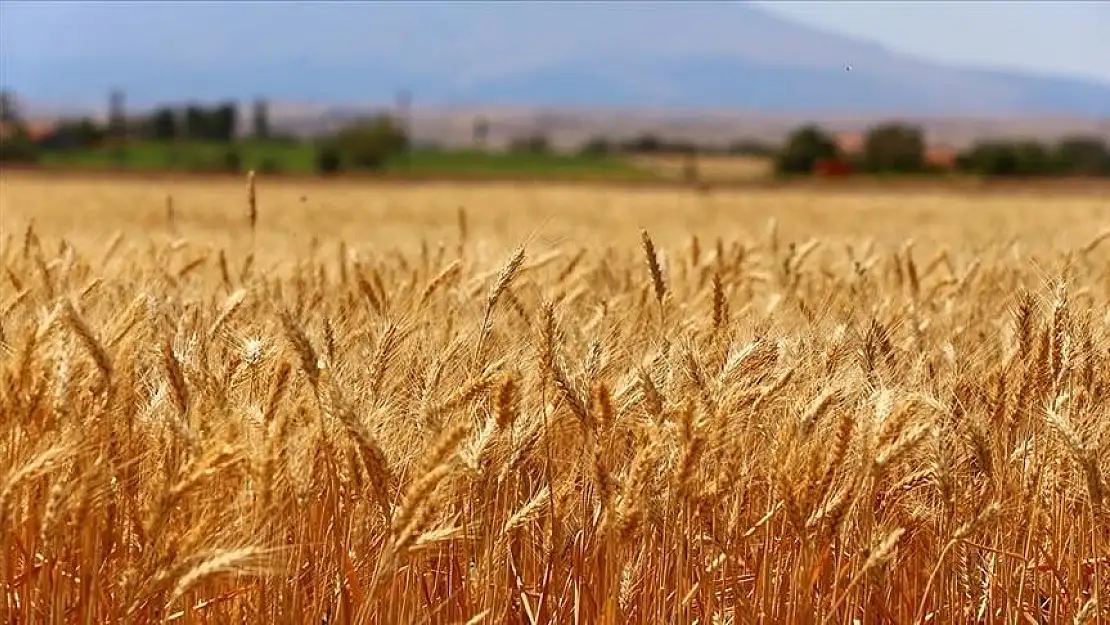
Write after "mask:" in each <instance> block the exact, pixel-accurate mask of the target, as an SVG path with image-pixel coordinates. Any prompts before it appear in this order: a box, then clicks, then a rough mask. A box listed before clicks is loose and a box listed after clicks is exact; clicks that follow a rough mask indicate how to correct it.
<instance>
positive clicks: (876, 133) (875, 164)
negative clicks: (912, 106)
mask: <svg viewBox="0 0 1110 625" xmlns="http://www.w3.org/2000/svg"><path fill="white" fill-rule="evenodd" d="M863 163H864V167H865V168H866V169H867V170H868V171H871V172H883V173H900V174H905V173H913V172H920V171H922V170H923V169H924V166H925V138H924V136H923V135H922V133H921V129H920V128H917V127H915V126H909V125H906V124H900V123H889V124H881V125H879V126H876V127H874V128H872V129H871V130H870V131H869V132H868V133H867V138H866V139H865V141H864V148H863Z"/></svg>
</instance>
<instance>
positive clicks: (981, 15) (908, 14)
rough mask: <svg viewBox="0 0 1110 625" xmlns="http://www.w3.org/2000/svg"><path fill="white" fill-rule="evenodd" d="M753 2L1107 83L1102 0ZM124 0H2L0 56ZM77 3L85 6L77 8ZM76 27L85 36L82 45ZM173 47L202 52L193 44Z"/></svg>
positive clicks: (1109, 10)
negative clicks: (189, 47) (98, 8)
mask: <svg viewBox="0 0 1110 625" xmlns="http://www.w3.org/2000/svg"><path fill="white" fill-rule="evenodd" d="M262 1H263V0H259V2H260V3H261V2H262ZM375 1H376V0H375ZM675 2H676V3H677V2H681V0H675ZM753 3H754V4H756V5H759V6H761V7H762V8H764V9H766V10H768V11H771V12H773V13H776V14H778V15H780V16H783V17H788V18H792V19H794V20H797V21H800V22H802V23H805V24H807V25H811V26H817V27H821V28H825V29H827V30H831V31H833V32H837V33H840V34H846V35H853V36H857V37H865V38H868V39H871V40H875V41H878V42H879V43H882V44H884V45H886V46H887V47H888V48H891V49H893V50H896V51H899V52H906V53H910V54H914V55H919V56H921V57H924V58H925V59H928V60H934V61H941V62H948V63H955V64H972V65H976V66H980V67H984V68H997V69H1015V70H1025V71H1034V72H1047V73H1058V74H1066V75H1071V76H1074V77H1083V78H1094V79H1096V80H1100V81H1103V82H1108V83H1110V60H1108V59H1110V36H1106V35H1104V34H1103V33H1110V1H1107V0H1089V1H1085V2H1083V1H1075V0H1053V1H1042V2H1033V1H1004V0H989V1H980V2H969V1H957V0H947V1H939V0H931V1H916V2H914V1H910V0H901V1H897V2H892V1H881V0H857V1H854V2H853V1H840V0H808V1H805V0H803V1H791V0H753ZM93 4H109V5H110V4H115V5H116V6H114V7H111V9H108V11H110V13H109V12H107V11H96V10H93V11H87V9H90V8H91V5H93ZM128 4H129V2H123V1H117V2H116V3H111V2H94V1H93V0H68V1H65V0H63V1H60V2H47V1H46V0H36V1H28V0H22V1H19V2H17V1H15V0H0V34H2V35H3V36H2V37H0V54H13V55H22V56H28V55H30V56H40V55H54V54H64V53H65V52H66V51H70V52H72V53H78V52H80V51H81V50H82V49H83V48H85V47H86V46H88V45H89V44H90V40H93V39H97V38H98V37H102V36H105V35H106V34H108V35H110V36H111V37H112V38H115V37H122V38H133V39H137V40H142V38H143V37H144V32H143V31H144V29H143V28H142V24H141V20H140V18H138V14H141V13H142V11H139V12H132V13H134V14H135V15H136V20H139V22H140V23H134V24H127V21H128V20H127V18H126V16H125V14H126V13H127V12H129V11H128V8H127V5H128ZM492 4H493V5H494V6H496V3H492ZM82 5H85V6H84V8H85V9H86V11H82V10H81V9H82ZM96 14H99V15H109V14H110V15H113V16H114V17H113V18H112V19H110V20H108V23H104V24H97V23H90V17H91V16H92V15H96ZM121 16H123V17H121ZM141 19H149V17H145V18H141ZM116 20H120V22H119V24H120V27H119V28H118V29H117V28H112V23H113V22H115V21H116ZM136 20H131V21H136ZM163 26H165V25H163ZM175 26H179V27H181V28H188V27H189V26H188V25H185V24H178V25H175ZM106 29H108V30H107V31H106ZM82 32H85V33H87V38H88V39H86V40H84V41H83V37H82V34H81V33H82ZM5 41H6V42H7V43H4V42H5ZM101 41H103V39H101ZM109 45H110V44H109ZM198 48H202V46H198ZM177 52H178V53H185V54H202V50H199V49H197V50H193V51H185V50H178V51H177ZM0 69H2V66H0Z"/></svg>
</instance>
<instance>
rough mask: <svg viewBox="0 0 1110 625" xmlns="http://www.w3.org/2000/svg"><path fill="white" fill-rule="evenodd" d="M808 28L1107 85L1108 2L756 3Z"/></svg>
mask: <svg viewBox="0 0 1110 625" xmlns="http://www.w3.org/2000/svg"><path fill="white" fill-rule="evenodd" d="M753 4H756V5H758V6H761V7H762V8H764V9H766V10H768V11H770V12H772V13H775V14H777V15H780V16H782V17H787V18H791V19H794V20H796V21H798V22H801V23H804V24H806V25H808V26H817V27H820V28H824V29H827V30H831V31H834V32H837V33H839V34H844V35H852V36H857V37H866V38H868V39H871V40H874V41H877V42H878V43H881V44H884V45H885V46H887V47H888V48H890V49H892V50H896V51H898V52H905V53H909V54H913V55H917V56H921V57H923V58H926V59H929V60H933V61H940V62H945V63H955V64H961V65H963V64H967V65H975V66H980V67H984V68H988V69H1010V70H1021V71H1031V72H1038V73H1041V72H1045V73H1054V74H1065V75H1071V76H1074V77H1078V78H1093V79H1096V80H1100V81H1102V82H1108V83H1110V35H1108V34H1107V33H1110V2H1108V1H1106V0H1088V1H1086V2H1077V1H1074V0H1072V1H1068V0H1054V1H1050V2H1032V1H1024V2H1007V1H1004V0H993V1H985V2H966V1H965V2H959V1H957V0H948V1H940V0H931V1H927V2H922V1H918V2H912V1H909V0H901V1H898V2H887V1H880V0H863V1H856V2H847V1H833V0H824V1H819V0H811V1H790V0H760V1H755V2H753Z"/></svg>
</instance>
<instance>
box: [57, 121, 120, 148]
mask: <svg viewBox="0 0 1110 625" xmlns="http://www.w3.org/2000/svg"><path fill="white" fill-rule="evenodd" d="M106 138H107V130H106V129H105V128H103V127H102V126H100V125H98V124H97V123H96V121H94V120H92V119H90V118H88V117H82V118H78V119H67V120H63V121H61V122H59V123H58V125H57V126H56V127H55V129H54V132H53V137H52V138H51V141H50V143H51V144H52V145H53V146H54V147H58V148H77V149H81V148H92V147H96V146H98V145H100V144H102V143H103V142H104V140H105V139H106Z"/></svg>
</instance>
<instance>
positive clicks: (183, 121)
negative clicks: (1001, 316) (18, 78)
mask: <svg viewBox="0 0 1110 625" xmlns="http://www.w3.org/2000/svg"><path fill="white" fill-rule="evenodd" d="M250 110H251V114H250V116H249V119H243V117H244V116H243V115H241V113H240V108H239V106H238V104H237V103H236V102H234V101H224V102H217V103H215V104H209V105H204V104H198V103H187V104H183V105H178V106H169V105H166V106H158V107H155V108H154V109H153V110H151V111H149V112H147V113H145V114H142V115H127V114H126V113H125V111H124V102H123V95H122V94H121V93H119V92H113V93H112V94H111V95H110V99H109V112H108V116H107V120H106V122H98V121H96V120H94V119H93V118H90V117H80V118H73V119H63V120H60V121H59V122H58V123H56V124H55V125H54V126H53V128H52V130H51V132H49V133H48V134H47V135H46V136H42V137H32V136H31V134H30V133H29V132H28V130H27V128H26V126H25V125H24V124H23V119H22V115H21V112H20V111H19V109H18V106H17V104H16V102H15V100H14V95H13V94H11V93H10V92H7V91H4V92H0V123H2V124H3V127H4V129H5V130H4V133H3V135H2V136H0V160H4V161H24V162H34V161H35V160H37V159H38V158H39V156H41V154H42V153H43V152H44V151H51V150H54V151H65V150H85V149H90V148H101V147H108V148H113V149H115V150H116V151H117V153H118V154H119V155H120V158H121V159H122V158H123V155H124V148H125V147H126V146H127V145H128V144H129V143H130V142H154V143H159V144H166V143H173V142H180V141H186V142H202V143H206V144H214V145H217V146H223V150H222V152H219V154H220V155H219V157H218V158H217V160H216V162H214V163H201V164H199V166H200V167H201V168H203V169H213V168H217V169H224V170H237V169H238V168H239V167H240V165H241V157H240V153H239V149H240V145H239V144H240V142H241V141H243V140H245V139H250V140H254V141H269V142H275V141H289V142H295V141H297V140H296V139H293V138H291V137H282V136H280V135H279V134H277V133H275V132H274V131H273V129H272V127H271V123H270V113H269V104H268V103H267V101H266V100H265V99H261V98H260V99H257V100H255V101H254V102H253V105H252V107H251V109H250ZM489 130H490V122H489V121H488V120H486V119H484V118H477V119H476V120H475V121H474V127H473V147H474V148H475V149H479V150H484V149H486V139H487V137H488V134H489ZM305 143H306V147H308V148H310V149H311V150H312V151H313V158H314V166H315V169H316V170H317V172H319V173H322V174H331V173H336V172H340V171H350V170H363V171H365V170H378V169H381V168H383V167H384V166H385V165H386V164H387V163H388V162H390V161H392V160H394V159H398V158H401V157H403V156H404V154H405V153H406V152H407V151H408V150H410V149H411V138H410V136H409V132H408V129H407V128H406V127H405V124H403V123H402V122H401V120H400V119H399V117H398V116H397V115H394V114H391V113H380V114H377V115H372V116H368V117H366V118H363V119H360V120H354V121H352V122H349V123H347V124H345V125H344V126H343V127H341V128H339V129H338V130H336V131H334V132H332V133H329V134H327V135H324V136H319V137H315V138H313V139H311V140H308V141H307V142H305ZM508 149H509V150H510V151H512V152H517V153H530V154H536V153H547V152H553V151H554V150H553V148H552V146H551V143H550V141H549V138H548V137H547V136H546V135H544V134H543V133H540V132H534V133H529V134H525V135H523V136H520V137H517V138H516V139H515V140H513V141H511V142H510V145H509V146H508ZM578 151H579V153H580V154H582V155H586V156H593V157H607V156H614V155H618V154H676V155H677V154H681V155H686V156H687V157H688V158H689V159H690V165H691V171H694V172H695V173H694V175H695V176H696V171H695V170H696V158H697V156H698V155H702V154H732V155H751V156H758V157H766V158H771V159H773V161H774V166H775V167H774V169H775V171H776V173H777V174H779V175H781V176H799V175H814V174H821V173H829V172H833V173H837V174H839V175H844V174H847V173H854V172H859V173H866V174H879V175H885V174H896V175H924V174H942V173H946V172H952V171H954V172H959V173H965V174H971V175H977V176H987V177H1007V176H1009V177H1046V176H1110V146H1108V145H1107V142H1106V141H1105V140H1103V139H1100V138H1097V137H1083V136H1074V137H1064V138H1062V139H1059V140H1058V141H1055V142H1051V143H1050V142H1040V141H1035V140H1030V139H1021V140H997V139H992V140H984V141H980V142H978V143H976V144H974V145H972V146H971V147H969V148H967V149H965V150H963V151H962V152H960V153H958V154H957V155H956V156H955V158H954V159H951V161H950V162H937V161H936V160H934V159H930V157H929V149H928V145H927V143H926V140H925V136H924V132H923V130H922V129H921V128H920V127H917V126H914V125H911V124H906V123H902V122H896V121H895V122H884V123H881V124H878V125H876V126H874V127H872V128H870V129H869V130H867V131H866V132H865V133H864V136H863V142H862V146H861V147H860V149H859V150H852V151H845V150H844V148H843V146H842V145H841V144H840V143H839V142H838V141H837V140H836V137H835V136H834V135H832V134H830V133H829V132H827V131H825V130H823V129H822V128H821V127H819V126H818V125H816V124H806V125H803V126H801V127H799V128H797V129H795V130H794V131H793V132H792V133H790V135H789V136H788V137H787V138H786V140H785V141H784V142H783V143H782V144H781V145H779V146H774V145H769V144H766V143H761V142H757V141H751V140H746V141H744V140H741V141H734V142H732V143H731V144H728V145H725V146H706V145H698V144H696V143H694V142H689V141H672V140H666V139H664V138H662V137H660V136H657V135H654V134H651V133H645V134H641V135H639V136H636V137H633V138H631V139H626V140H620V141H618V140H612V139H609V138H605V137H595V138H592V139H589V140H587V141H585V142H584V143H583V144H582V145H581V146H579V148H578ZM275 167H276V166H275ZM263 169H266V168H265V167H264V168H263Z"/></svg>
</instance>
